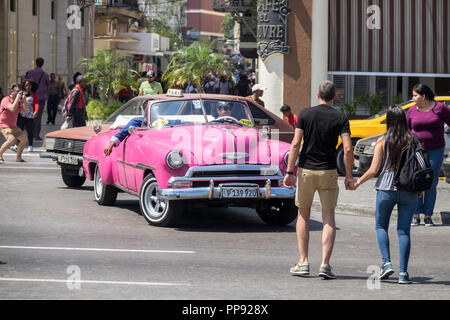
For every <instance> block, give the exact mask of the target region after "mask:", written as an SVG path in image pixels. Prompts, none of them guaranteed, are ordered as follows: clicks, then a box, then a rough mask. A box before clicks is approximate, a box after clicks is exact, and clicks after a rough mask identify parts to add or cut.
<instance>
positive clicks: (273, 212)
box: [256, 200, 298, 226]
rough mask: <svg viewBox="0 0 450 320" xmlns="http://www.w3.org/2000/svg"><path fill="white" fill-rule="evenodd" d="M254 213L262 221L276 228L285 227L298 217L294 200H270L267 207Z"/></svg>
mask: <svg viewBox="0 0 450 320" xmlns="http://www.w3.org/2000/svg"><path fill="white" fill-rule="evenodd" d="M256 212H257V213H258V216H259V217H260V218H261V220H262V221H264V222H265V223H267V224H270V225H277V226H284V225H287V224H289V223H291V222H292V221H294V220H295V219H296V218H297V216H298V209H297V207H296V206H295V203H294V200H272V201H270V202H269V204H268V206H266V207H265V208H262V209H257V210H256Z"/></svg>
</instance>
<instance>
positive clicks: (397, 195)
mask: <svg viewBox="0 0 450 320" xmlns="http://www.w3.org/2000/svg"><path fill="white" fill-rule="evenodd" d="M417 197H418V196H417V193H411V192H407V191H404V190H399V191H382V190H379V191H378V193H377V201H376V216H375V222H376V233H377V242H378V247H379V248H380V252H381V257H382V259H383V263H386V262H391V254H390V250H389V234H388V229H389V220H390V218H391V214H392V209H394V206H395V205H397V211H398V215H397V216H398V220H397V234H398V248H399V260H400V272H406V271H407V270H408V260H409V253H410V250H411V238H410V230H411V220H412V217H413V215H414V208H415V207H416V203H417Z"/></svg>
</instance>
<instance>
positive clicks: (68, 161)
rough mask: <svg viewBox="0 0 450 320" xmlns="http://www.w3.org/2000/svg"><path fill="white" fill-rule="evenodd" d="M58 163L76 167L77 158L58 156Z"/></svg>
mask: <svg viewBox="0 0 450 320" xmlns="http://www.w3.org/2000/svg"><path fill="white" fill-rule="evenodd" d="M58 162H59V163H64V164H71V165H75V166H76V165H78V158H75V157H72V156H68V155H60V156H58Z"/></svg>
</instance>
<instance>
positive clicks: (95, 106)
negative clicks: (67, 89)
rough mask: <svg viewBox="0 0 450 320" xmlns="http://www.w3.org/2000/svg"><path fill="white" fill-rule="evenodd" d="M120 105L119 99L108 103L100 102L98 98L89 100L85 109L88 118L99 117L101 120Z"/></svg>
mask: <svg viewBox="0 0 450 320" xmlns="http://www.w3.org/2000/svg"><path fill="white" fill-rule="evenodd" d="M121 106H122V103H121V102H119V101H115V102H113V103H110V104H106V103H103V102H101V101H100V100H91V101H89V103H88V105H87V107H86V111H87V114H88V119H89V120H92V119H100V120H101V121H105V120H106V118H108V117H109V116H110V115H111V114H113V113H114V112H115V111H116V110H117V109H119V108H120V107H121Z"/></svg>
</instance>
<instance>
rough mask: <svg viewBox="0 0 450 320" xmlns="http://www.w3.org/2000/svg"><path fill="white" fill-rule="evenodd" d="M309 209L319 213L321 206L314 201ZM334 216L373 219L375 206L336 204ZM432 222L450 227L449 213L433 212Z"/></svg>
mask: <svg viewBox="0 0 450 320" xmlns="http://www.w3.org/2000/svg"><path fill="white" fill-rule="evenodd" d="M311 209H312V210H316V211H319V212H321V211H322V206H321V204H320V201H318V200H314V201H313V204H312V207H311ZM336 214H343V215H353V216H362V217H375V204H374V206H373V207H371V206H363V205H354V204H345V203H344V204H338V205H337V207H336ZM396 219H397V209H395V208H394V210H393V211H392V215H391V220H396ZM433 222H434V223H435V224H437V225H450V211H441V212H434V213H433Z"/></svg>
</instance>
